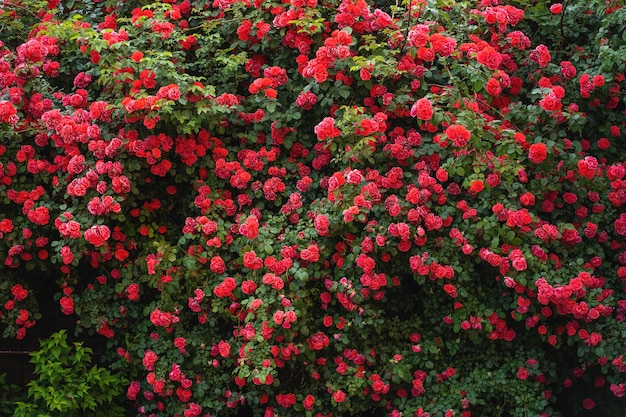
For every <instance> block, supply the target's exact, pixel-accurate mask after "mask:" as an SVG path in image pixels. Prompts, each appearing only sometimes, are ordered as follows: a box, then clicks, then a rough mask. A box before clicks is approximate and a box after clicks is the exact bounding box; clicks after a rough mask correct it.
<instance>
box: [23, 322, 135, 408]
mask: <svg viewBox="0 0 626 417" xmlns="http://www.w3.org/2000/svg"><path fill="white" fill-rule="evenodd" d="M91 354H92V350H91V349H90V348H88V347H84V346H82V344H80V343H74V346H73V347H71V346H70V345H69V344H68V343H67V334H66V332H65V331H63V330H61V331H59V332H57V333H55V334H53V335H52V336H51V337H50V338H49V339H47V340H42V341H41V349H40V350H39V351H36V352H33V353H32V354H31V356H32V359H31V362H32V363H33V364H34V365H35V371H34V372H35V375H36V377H35V379H33V380H32V381H31V382H29V383H28V398H29V400H28V402H26V401H24V402H21V401H20V402H17V408H16V409H15V412H14V413H13V416H14V417H27V416H28V417H30V416H96V415H98V416H120V415H123V412H124V408H123V407H122V406H121V404H120V402H119V399H120V394H122V390H123V387H122V385H123V384H124V383H125V381H124V380H123V378H121V377H120V376H119V375H114V374H111V373H110V372H109V371H108V370H107V369H105V368H102V367H98V366H96V365H94V366H91ZM103 407H104V408H103Z"/></svg>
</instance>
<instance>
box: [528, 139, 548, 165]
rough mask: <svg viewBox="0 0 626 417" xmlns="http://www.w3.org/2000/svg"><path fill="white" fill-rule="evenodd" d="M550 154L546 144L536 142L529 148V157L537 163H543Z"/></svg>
mask: <svg viewBox="0 0 626 417" xmlns="http://www.w3.org/2000/svg"><path fill="white" fill-rule="evenodd" d="M547 156H548V153H547V149H546V145H544V144H543V143H534V144H532V145H530V148H529V149H528V159H530V161H531V162H533V163H535V164H539V163H541V162H542V161H543V160H544V159H546V157H547Z"/></svg>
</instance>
